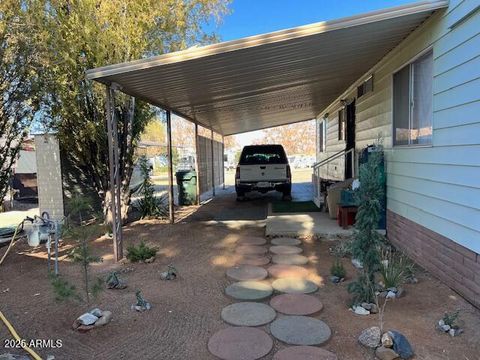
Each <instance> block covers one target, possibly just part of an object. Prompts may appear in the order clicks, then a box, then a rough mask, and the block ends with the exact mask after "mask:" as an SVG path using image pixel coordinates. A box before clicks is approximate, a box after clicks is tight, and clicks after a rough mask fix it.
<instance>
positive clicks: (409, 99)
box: [393, 51, 433, 145]
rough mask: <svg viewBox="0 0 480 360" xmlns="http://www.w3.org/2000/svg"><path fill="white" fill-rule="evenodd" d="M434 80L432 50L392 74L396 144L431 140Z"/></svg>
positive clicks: (417, 143)
mask: <svg viewBox="0 0 480 360" xmlns="http://www.w3.org/2000/svg"><path fill="white" fill-rule="evenodd" d="M432 83H433V53H432V51H430V52H428V53H427V54H425V55H422V56H421V57H420V58H418V59H417V60H415V61H414V62H412V63H411V64H408V65H407V66H405V67H404V68H402V69H401V70H400V71H398V72H397V73H395V74H394V75H393V136H394V137H393V141H394V145H429V144H431V143H432V118H433V90H432Z"/></svg>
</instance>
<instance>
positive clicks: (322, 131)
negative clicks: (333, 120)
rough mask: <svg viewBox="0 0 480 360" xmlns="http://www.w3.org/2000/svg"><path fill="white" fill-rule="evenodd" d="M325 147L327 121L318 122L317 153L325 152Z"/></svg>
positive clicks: (324, 119)
mask: <svg viewBox="0 0 480 360" xmlns="http://www.w3.org/2000/svg"><path fill="white" fill-rule="evenodd" d="M326 147H327V119H326V118H323V120H320V121H319V122H318V152H321V153H322V152H325V151H326Z"/></svg>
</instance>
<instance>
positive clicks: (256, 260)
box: [237, 255, 270, 266]
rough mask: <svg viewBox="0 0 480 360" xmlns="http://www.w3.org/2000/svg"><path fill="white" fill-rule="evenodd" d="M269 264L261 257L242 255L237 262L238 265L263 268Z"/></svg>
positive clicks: (266, 259) (265, 258) (264, 257)
mask: <svg viewBox="0 0 480 360" xmlns="http://www.w3.org/2000/svg"><path fill="white" fill-rule="evenodd" d="M269 263H270V259H269V258H268V257H266V256H263V255H243V256H242V257H241V258H240V259H239V260H238V261H237V264H238V265H255V266H263V265H267V264H269Z"/></svg>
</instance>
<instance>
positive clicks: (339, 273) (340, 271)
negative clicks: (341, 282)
mask: <svg viewBox="0 0 480 360" xmlns="http://www.w3.org/2000/svg"><path fill="white" fill-rule="evenodd" d="M330 274H331V275H332V276H336V277H338V278H340V279H344V278H345V275H346V274H347V271H346V270H345V267H344V266H343V263H342V260H341V259H340V258H338V257H335V260H334V261H333V264H332V267H331V268H330Z"/></svg>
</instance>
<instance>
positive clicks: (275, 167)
mask: <svg viewBox="0 0 480 360" xmlns="http://www.w3.org/2000/svg"><path fill="white" fill-rule="evenodd" d="M286 179H287V165H284V164H271V165H268V164H265V165H240V181H277V180H286Z"/></svg>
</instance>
